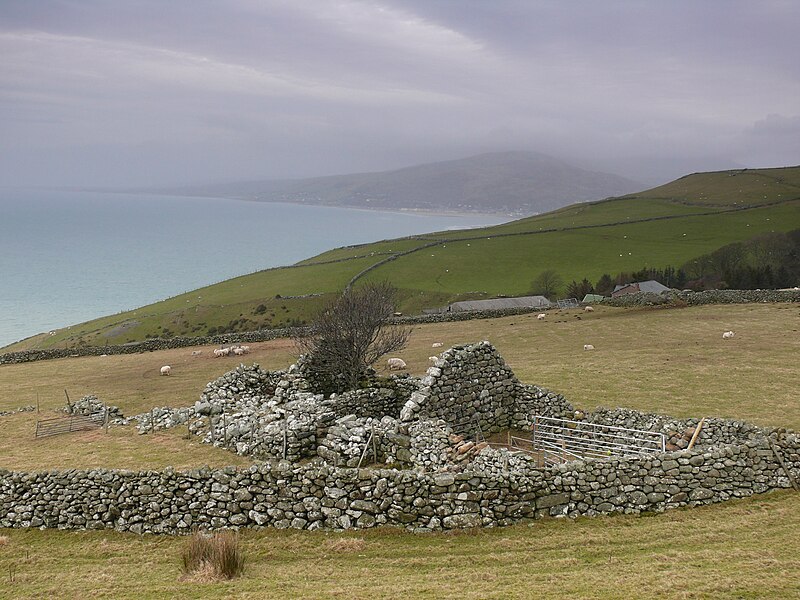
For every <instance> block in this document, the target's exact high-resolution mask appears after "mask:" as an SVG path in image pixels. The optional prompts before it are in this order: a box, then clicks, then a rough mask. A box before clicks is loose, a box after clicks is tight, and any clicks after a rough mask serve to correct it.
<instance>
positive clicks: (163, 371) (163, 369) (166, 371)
mask: <svg viewBox="0 0 800 600" xmlns="http://www.w3.org/2000/svg"><path fill="white" fill-rule="evenodd" d="M170 371H172V367H170V366H169V365H164V366H163V367H161V374H162V375H169V372H170Z"/></svg>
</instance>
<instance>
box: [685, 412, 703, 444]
mask: <svg viewBox="0 0 800 600" xmlns="http://www.w3.org/2000/svg"><path fill="white" fill-rule="evenodd" d="M705 420H706V418H705V417H703V418H702V419H700V422H699V423H698V424H697V427H695V428H694V434H693V435H692V439H691V440H690V441H689V445H688V446H686V449H687V450H691V449H692V448H693V447H694V443H695V442H696V441H697V436H698V435H700V430H701V429H702V428H703V423H704V422H705Z"/></svg>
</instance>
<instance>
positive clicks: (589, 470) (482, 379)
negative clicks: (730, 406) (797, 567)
mask: <svg viewBox="0 0 800 600" xmlns="http://www.w3.org/2000/svg"><path fill="white" fill-rule="evenodd" d="M380 385H383V386H385V387H378V388H374V389H368V390H359V391H356V392H348V393H346V394H340V395H331V396H329V397H324V396H322V395H318V394H317V395H315V394H313V393H311V392H310V391H308V385H307V382H306V381H305V379H304V378H303V376H302V374H301V373H300V372H298V369H296V368H294V367H291V368H290V369H288V370H287V371H285V372H277V373H269V372H267V371H263V370H261V369H260V368H259V367H258V366H257V365H253V366H252V367H245V366H244V365H240V366H239V367H237V368H236V369H234V370H233V371H231V372H230V373H227V374H225V375H223V376H222V377H220V378H218V379H217V380H215V381H213V382H210V383H209V384H208V386H206V389H205V390H204V391H203V393H202V395H201V397H200V400H199V401H198V402H197V403H196V404H195V405H194V406H193V407H187V408H185V409H166V410H167V412H165V413H164V415H165V416H163V418H162V417H158V418H157V417H156V416H155V413H153V415H154V416H153V419H152V422H151V423H150V425H151V426H152V427H153V428H156V424H157V423H156V421H157V422H158V426H159V427H168V426H174V425H172V424H173V423H179V424H180V423H183V424H184V425H186V426H188V428H189V430H190V431H193V432H194V433H196V434H198V435H201V436H203V441H206V442H208V443H213V444H215V445H218V446H223V447H226V448H229V449H231V450H233V451H235V452H238V453H240V454H245V455H249V456H252V457H254V459H259V460H264V461H268V462H260V463H257V464H254V465H253V466H251V467H250V468H248V469H238V470H237V469H234V468H226V469H218V470H212V469H208V468H203V469H194V470H190V471H180V472H179V471H175V470H173V469H165V470H163V471H159V472H155V471H138V472H134V471H126V470H104V469H93V470H70V471H66V472H59V471H49V472H42V473H19V472H10V471H3V470H0V527H57V528H64V529H69V528H90V529H116V530H119V531H132V532H136V533H144V532H150V533H180V532H185V531H189V530H191V529H193V528H197V527H199V528H203V529H218V528H226V527H278V528H286V527H292V528H298V529H318V528H337V529H338V528H344V529H347V528H354V527H358V528H361V527H373V526H378V525H396V526H402V527H406V528H410V529H414V530H420V531H429V530H439V529H452V528H461V527H476V526H498V525H509V524H512V523H517V522H520V521H524V520H527V519H532V518H537V517H543V516H570V517H576V516H580V515H589V516H591V515H597V514H612V513H640V512H643V511H655V512H658V511H663V510H665V509H669V508H676V507H680V506H696V505H700V504H709V503H713V502H721V501H724V500H727V499H730V498H738V497H744V496H748V495H751V494H754V493H761V492H765V491H768V490H773V489H781V488H788V487H791V486H793V485H796V482H797V480H798V479H800V437H799V436H797V435H796V434H793V433H791V432H786V431H784V430H768V429H764V428H759V427H756V426H754V425H752V424H748V423H744V422H741V421H734V420H728V419H707V420H706V421H705V423H704V426H703V428H702V430H701V432H700V434H699V436H698V438H697V440H696V441H697V444H696V446H695V447H694V448H692V449H691V450H689V449H681V447H680V445H679V443H680V442H681V441H682V440H683V441H685V439H686V435H687V433H688V432H689V431H693V428H694V427H697V424H698V423H697V419H676V418H673V417H669V416H665V415H656V414H651V413H641V412H638V411H633V410H627V409H616V410H605V409H601V410H598V411H595V412H594V413H588V414H584V413H582V412H581V411H578V412H577V413H576V411H574V408H573V407H572V405H571V404H570V403H569V402H568V401H567V400H566V399H564V398H563V396H560V395H558V394H555V393H553V392H550V391H548V390H545V389H542V388H538V387H536V386H526V385H523V384H521V383H520V382H519V381H518V380H517V379H516V377H515V376H514V374H513V372H512V371H511V370H510V369H509V368H508V366H507V365H506V364H505V362H504V361H503V359H502V357H500V355H499V354H498V353H497V351H496V350H495V349H494V348H493V347H492V346H491V344H489V343H488V342H482V343H479V344H474V345H470V346H462V347H456V348H452V349H450V350H448V351H446V352H444V353H442V355H441V356H440V357H439V360H437V362H436V365H435V366H433V367H431V368H429V369H428V372H427V374H426V376H425V377H424V378H423V379H421V380H416V379H414V378H410V377H401V378H392V379H391V380H390V381H389V382H383V383H382V384H380ZM170 411H171V412H170ZM181 411H184V412H181ZM387 413H388V414H387ZM181 415H184V416H181ZM534 415H545V416H554V417H563V416H570V417H573V418H579V419H583V420H584V421H585V422H587V423H597V424H602V425H615V426H620V427H628V428H637V429H645V430H648V431H656V432H659V433H664V434H665V435H666V436H668V439H669V440H671V441H674V442H675V444H674V446H675V448H671V450H674V451H670V452H666V453H664V454H660V455H649V456H642V457H635V458H608V459H592V460H576V461H572V462H568V463H564V464H561V465H557V466H554V467H542V466H540V465H539V464H538V461H537V460H536V459H535V458H534V457H532V456H530V455H526V454H521V453H512V452H509V450H507V449H504V448H492V447H488V445H487V444H485V443H480V444H478V443H476V442H473V441H470V440H468V439H465V438H469V437H471V436H472V435H473V434H475V433H476V431H477V432H492V431H499V430H501V429H503V428H519V429H525V428H527V427H528V426H529V424H530V422H531V419H532V417H533V416H534ZM139 417H142V416H141V415H140V416H139ZM137 418H138V417H134V418H133V419H137ZM182 419H183V420H182ZM187 421H188V422H187ZM139 422H140V431H141V427H142V423H145V424H146V423H147V420H146V419H142V420H140V421H139ZM673 434H674V435H673ZM670 443H672V442H670ZM283 459H285V460H283ZM300 461H303V462H304V463H306V464H297V463H298V462H300ZM362 464H364V465H366V464H371V465H372V468H369V469H367V468H357V467H358V466H359V465H362ZM387 466H390V467H392V468H385V467H387Z"/></svg>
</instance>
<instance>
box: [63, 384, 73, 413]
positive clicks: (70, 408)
mask: <svg viewBox="0 0 800 600" xmlns="http://www.w3.org/2000/svg"><path fill="white" fill-rule="evenodd" d="M64 395H65V396H66V397H67V408H69V413H70V414H72V402H70V401H69V394H68V393H67V390H66V388H65V389H64Z"/></svg>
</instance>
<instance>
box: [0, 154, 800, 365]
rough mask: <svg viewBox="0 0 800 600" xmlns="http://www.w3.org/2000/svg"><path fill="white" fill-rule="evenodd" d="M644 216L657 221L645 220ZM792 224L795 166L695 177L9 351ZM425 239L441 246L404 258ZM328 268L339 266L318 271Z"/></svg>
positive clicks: (242, 283)
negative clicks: (365, 289) (368, 287)
mask: <svg viewBox="0 0 800 600" xmlns="http://www.w3.org/2000/svg"><path fill="white" fill-rule="evenodd" d="M748 207H749V208H748ZM740 208H747V210H737V209H740ZM726 211H727V212H726ZM709 213H710V214H709ZM652 218H661V220H656V221H642V220H643V219H652ZM618 223H622V224H618ZM586 226H591V228H589V229H585V228H583V227H586ZM798 227H800V167H792V168H784V169H756V170H746V171H725V172H720V173H702V174H697V175H691V176H688V177H684V178H681V179H679V180H677V181H675V182H672V183H670V184H667V185H665V186H660V187H658V188H654V189H652V190H647V191H645V192H641V193H639V194H636V195H633V196H625V197H622V198H616V199H609V200H605V201H599V202H593V203H586V204H577V205H573V206H569V207H566V208H563V209H560V210H557V211H553V212H551V213H547V214H544V215H537V216H533V217H528V218H525V219H519V220H517V221H513V222H511V223H506V224H503V225H497V226H493V227H486V228H480V229H474V230H468V231H463V230H461V231H444V232H435V233H431V234H427V235H422V236H417V237H414V238H403V239H399V240H383V241H380V242H376V243H374V244H364V245H359V246H355V247H347V248H338V249H334V250H330V251H328V252H325V253H323V254H320V255H318V256H316V257H311V258H309V259H308V260H305V261H302V262H300V263H298V264H297V265H294V266H292V267H286V268H280V269H271V270H268V271H260V272H257V273H252V274H250V275H245V276H242V277H237V278H234V279H231V280H228V281H224V282H221V283H218V284H214V285H211V286H207V287H205V288H201V289H199V290H194V291H192V292H187V293H186V294H181V295H179V296H176V297H174V298H170V299H168V300H164V301H161V302H157V303H154V304H151V305H148V306H145V307H141V308H138V309H136V310H133V311H127V312H124V313H120V314H118V315H112V316H107V317H103V318H100V319H95V320H92V321H89V322H87V323H83V324H79V325H74V326H72V327H70V328H64V329H60V330H58V331H57V332H56V334H55V335H53V336H48V335H40V336H34V337H32V338H29V339H27V340H23V341H22V342H20V343H17V344H13V345H11V346H9V347H8V348H6V350H23V349H28V348H38V347H74V346H76V345H81V344H88V345H100V346H102V345H104V344H106V343H110V344H118V343H125V342H129V341H138V340H143V339H146V338H147V337H170V336H172V335H195V336H196V335H205V334H207V333H208V332H209V331H210V330H218V329H219V328H220V327H223V328H225V329H227V330H233V331H246V330H253V329H259V328H264V327H284V326H287V325H288V324H290V323H293V322H295V323H296V322H302V321H303V320H308V319H309V318H310V317H311V316H312V315H313V314H314V313H315V312H316V311H318V310H319V308H320V307H321V305H322V304H323V303H324V302H326V301H327V300H328V299H329V298H330V297H331V296H332V295H334V294H336V293H338V292H339V291H340V290H342V289H343V288H344V287H345V286H346V285H347V283H348V282H349V281H350V280H351V279H352V278H353V277H354V276H356V275H357V274H359V273H361V272H362V271H363V270H364V269H366V268H367V267H370V266H371V265H375V264H378V263H381V261H385V260H386V259H387V258H390V257H392V256H394V257H395V258H394V259H393V260H389V261H386V262H383V263H381V264H380V266H379V267H378V268H376V269H374V270H373V271H372V272H370V273H369V275H368V276H367V277H366V278H365V279H366V280H369V279H372V280H376V279H388V280H389V281H391V282H392V283H393V284H394V285H395V286H396V287H398V288H400V295H399V296H400V299H401V304H400V307H399V309H400V310H401V311H403V312H406V313H409V312H419V311H420V310H421V309H422V308H426V307H431V306H442V305H444V304H446V303H447V302H449V301H454V300H457V299H463V298H465V297H481V296H487V295H488V296H491V295H497V294H506V295H518V294H525V293H528V292H529V290H530V285H531V282H532V281H533V279H534V278H535V277H536V276H537V275H538V274H539V273H540V272H541V271H543V270H546V269H555V270H556V271H557V272H558V273H559V274H560V276H561V277H562V279H563V280H564V281H565V282H568V281H570V280H572V279H575V280H581V279H583V278H584V277H586V278H588V279H590V280H591V281H596V280H597V279H598V278H599V277H600V275H602V274H603V273H609V274H612V275H614V274H616V273H618V272H621V271H635V270H638V269H641V268H642V267H644V266H651V267H664V266H666V265H672V266H680V265H681V264H683V263H685V262H687V261H690V260H692V259H694V258H696V257H698V256H700V255H702V254H705V253H708V252H711V251H713V250H715V249H717V248H719V247H721V246H724V245H726V244H729V243H731V242H735V241H742V240H746V239H749V238H751V237H754V236H756V235H758V234H760V233H766V232H770V231H788V230H790V229H795V228H798ZM553 229H555V230H556V231H549V232H548V231H547V230H553ZM508 234H514V235H511V236H509V235H508ZM517 234H524V235H517ZM684 234H685V235H684ZM468 237H469V238H473V239H465V238H468ZM431 241H441V242H442V243H441V245H438V246H436V247H433V248H425V249H423V250H420V251H418V252H413V253H411V254H406V255H402V256H401V254H402V253H403V252H407V251H409V250H413V249H415V248H420V247H422V246H424V245H425V244H428V243H430V242H431ZM331 260H339V261H341V262H332V263H327V264H318V263H319V262H320V261H331ZM308 294H319V296H313V297H305V296H307V295H308ZM277 296H280V297H277ZM287 296H304V297H300V298H287ZM260 305H264V307H263V309H262V310H261V311H258V310H257V309H258V307H259V306H260Z"/></svg>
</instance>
